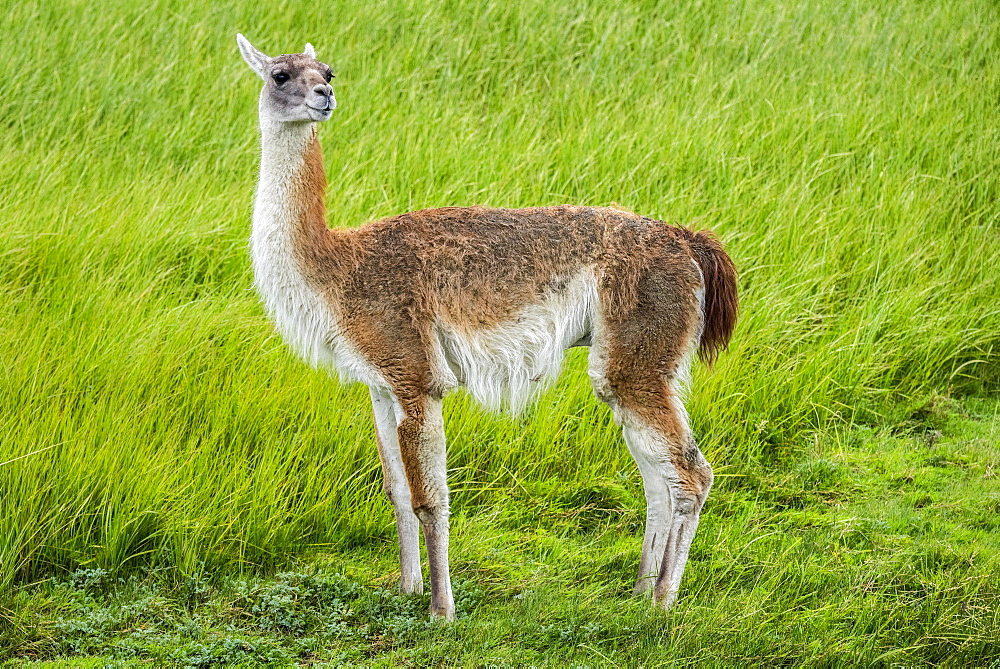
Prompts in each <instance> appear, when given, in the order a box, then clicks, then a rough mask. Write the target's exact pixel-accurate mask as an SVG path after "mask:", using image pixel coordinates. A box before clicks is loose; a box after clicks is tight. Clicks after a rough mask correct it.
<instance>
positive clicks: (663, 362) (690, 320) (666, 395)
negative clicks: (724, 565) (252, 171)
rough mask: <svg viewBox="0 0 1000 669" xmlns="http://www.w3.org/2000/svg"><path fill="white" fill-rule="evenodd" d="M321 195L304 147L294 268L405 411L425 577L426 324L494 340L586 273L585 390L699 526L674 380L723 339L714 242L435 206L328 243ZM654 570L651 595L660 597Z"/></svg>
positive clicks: (730, 305)
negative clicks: (665, 466)
mask: <svg viewBox="0 0 1000 669" xmlns="http://www.w3.org/2000/svg"><path fill="white" fill-rule="evenodd" d="M325 186H326V178H325V174H324V171H323V159H322V153H321V150H320V146H319V143H318V141H317V139H316V137H315V134H314V135H313V137H312V138H311V141H310V143H309V147H308V149H307V151H306V153H305V156H304V160H303V164H302V167H301V169H300V170H299V172H298V173H297V174H296V175H295V177H294V183H293V187H294V190H295V196H294V197H293V198H292V200H293V205H292V206H293V207H295V208H296V210H295V211H293V212H292V214H293V216H294V217H295V220H296V221H297V223H298V225H297V231H298V234H297V235H296V242H297V243H296V248H295V253H296V257H297V260H298V262H299V265H300V267H301V268H302V270H303V272H304V274H305V276H306V278H307V280H308V281H309V282H310V283H311V284H312V286H313V287H314V288H315V289H316V290H317V291H318V292H319V293H320V294H321V295H324V296H325V297H326V299H327V301H328V302H329V304H330V306H331V307H332V308H333V310H334V311H335V313H336V314H337V320H338V323H339V325H340V328H341V330H342V334H343V335H345V336H346V337H347V338H348V339H349V341H350V342H351V343H352V344H353V346H354V347H355V348H356V349H357V351H358V352H359V353H360V354H361V355H362V356H363V357H364V358H365V359H366V360H367V361H368V362H369V363H370V364H371V365H373V366H374V367H376V368H377V369H378V370H379V373H380V374H381V376H382V377H383V378H384V379H385V380H386V382H387V383H388V384H389V386H390V388H391V390H392V393H393V395H394V396H395V398H396V400H397V401H398V402H399V405H400V406H401V408H402V410H403V414H404V416H403V418H402V420H401V421H400V423H399V425H398V428H397V434H398V438H399V448H400V456H401V458H402V461H403V465H404V469H405V473H406V478H407V481H408V484H409V488H410V493H411V502H412V506H413V509H414V510H415V511H416V512H417V514H418V516H419V517H420V519H421V523H422V524H423V526H424V531H425V537H426V538H427V540H428V542H429V544H428V546H429V547H430V546H432V545H433V546H434V549H433V550H434V554H435V555H436V556H439V557H440V560H443V562H441V561H440V560H439V559H438V558H434V559H432V561H431V562H432V564H431V568H432V574H434V573H435V570H437V571H440V570H441V569H442V567H441V565H442V564H443V565H445V567H444V568H445V571H446V565H447V514H448V511H447V509H448V499H447V486H446V484H445V483H444V482H441V481H436V480H432V479H431V478H428V476H429V474H428V472H431V471H434V470H433V468H432V467H431V466H430V465H429V464H428V460H427V459H426V458H427V457H428V453H430V452H432V451H434V449H435V448H441V449H443V441H441V442H440V444H438V445H437V446H435V445H432V444H431V442H432V441H434V440H435V439H437V438H438V436H437V435H435V434H432V432H433V431H434V430H436V429H439V428H436V427H433V426H430V427H429V426H428V420H427V416H426V407H427V406H428V404H427V403H428V402H429V401H431V400H430V399H429V398H434V400H433V401H437V400H439V399H440V397H441V396H442V395H443V393H444V390H445V389H444V388H442V387H439V386H438V385H437V383H438V382H437V376H438V375H437V374H436V373H435V370H434V369H433V367H432V364H433V363H432V361H431V360H430V359H429V357H428V352H429V351H430V350H431V343H432V337H433V336H434V333H433V332H432V328H433V327H434V323H435V321H436V320H439V321H442V322H444V323H446V324H447V325H448V326H450V327H451V328H454V329H456V330H459V331H465V332H474V331H476V330H481V329H484V328H491V327H495V326H497V325H499V324H501V323H504V322H508V321H510V320H511V319H514V318H516V317H517V313H518V311H519V310H520V309H522V308H523V307H524V306H525V305H529V304H536V303H538V302H540V301H541V300H542V299H544V298H545V296H546V295H548V294H550V293H552V292H555V291H559V290H562V289H563V287H564V285H565V282H566V280H567V279H568V278H569V277H571V276H574V275H576V274H578V273H579V272H580V271H581V270H584V269H591V270H592V271H593V272H594V274H595V276H596V279H597V293H598V299H599V306H600V313H601V321H602V325H601V327H602V331H601V339H600V341H599V342H598V341H595V342H594V345H598V346H601V347H602V355H603V361H604V365H605V368H604V369H603V377H604V382H605V383H606V387H599V388H595V390H597V392H598V395H599V396H600V397H601V399H603V400H605V401H607V402H608V403H609V404H611V405H612V406H614V407H616V408H617V407H620V408H621V409H623V410H625V411H626V412H628V413H629V414H630V415H632V416H635V417H636V418H637V419H638V420H639V421H641V422H642V423H643V424H644V425H646V426H649V427H650V428H652V429H653V430H655V432H656V433H657V434H659V435H660V436H661V437H662V440H663V443H664V446H665V448H666V452H665V453H664V454H663V455H664V456H665V458H666V459H668V460H669V463H670V464H671V465H672V471H674V472H676V476H677V479H678V482H679V483H680V491H679V494H680V497H678V499H679V500H682V501H683V500H690V503H691V507H690V508H692V509H693V512H694V513H695V514H697V512H698V510H700V508H701V505H702V504H703V503H704V500H705V498H706V496H707V494H708V491H709V488H710V487H711V484H712V471H711V467H709V466H708V463H707V462H706V461H705V459H704V458H703V457H702V455H701V452H700V451H699V450H698V448H697V445H696V444H695V442H694V440H693V438H692V436H691V433H690V429H689V428H688V426H687V423H686V420H685V419H684V417H683V415H682V413H681V412H682V411H683V409H682V407H681V405H680V400H679V398H677V397H676V395H675V388H676V383H675V381H676V379H677V376H678V374H679V371H680V367H681V365H682V364H683V362H684V360H685V358H686V356H688V355H689V354H690V353H691V351H692V348H693V347H694V346H695V345H697V346H698V349H699V353H700V355H701V357H702V359H703V360H705V361H706V362H708V363H711V362H712V361H714V359H715V358H716V356H717V355H718V353H719V351H720V350H722V349H724V348H725V347H726V346H727V345H728V342H729V339H730V336H731V334H732V331H733V328H734V326H735V322H736V317H737V311H738V304H737V293H736V272H735V268H734V266H733V264H732V261H731V260H730V259H729V257H728V256H727V255H726V254H725V252H724V251H723V249H722V246H721V244H719V242H718V240H716V239H715V238H714V237H713V236H711V234H710V233H707V232H692V231H689V230H687V229H684V228H681V227H678V226H674V225H669V224H666V223H663V222H661V221H656V220H652V219H649V218H645V217H642V216H639V215H636V214H633V213H631V212H627V211H622V210H619V209H614V208H597V207H573V206H562V207H538V208H529V209H489V208H484V207H446V208H441V209H427V210H422V211H415V212H410V213H407V214H402V215H400V216H395V217H392V218H388V219H384V220H380V221H376V222H373V223H369V224H367V225H365V226H363V227H361V228H358V229H355V230H329V229H328V228H327V226H326V220H325V207H324V190H325ZM699 289H703V290H704V306H702V304H700V303H699V300H698V296H697V293H698V290H699ZM699 336H700V338H699ZM696 339H697V340H698V341H696ZM435 406H438V405H435ZM440 437H441V439H443V435H440ZM429 440H430V441H429ZM381 447H382V444H380V448H381ZM440 452H441V453H443V450H441V451H440ZM678 508H679V507H678ZM685 508H686V507H685ZM694 522H695V523H696V522H697V515H695V521H694ZM432 527H440V528H443V530H442V532H443V534H439V533H438V532H437V530H433V531H432V530H430V529H428V528H432ZM678 527H679V526H678ZM428 532H430V534H428ZM442 537H444V538H443V539H442ZM673 540H674V541H676V542H680V541H681V537H680V536H679V535H678V536H677V537H675V538H674V539H673ZM441 541H443V542H444V543H440V542H441ZM686 541H688V542H689V541H690V538H688V539H687V540H686ZM678 545H679V544H678ZM685 550H686V549H685ZM668 554H669V551H668ZM685 554H686V553H685ZM441 556H443V557H441ZM435 565H437V566H435ZM682 567H683V565H682V566H681V568H682ZM664 569H665V570H664V572H663V573H661V575H660V581H658V582H662V583H668V581H669V579H667V576H666V573H667V571H668V570H666V568H664ZM434 583H437V586H434V587H432V591H433V592H434V599H433V600H432V601H433V603H432V609H433V610H435V611H438V612H439V613H441V615H448V614H447V610H448V609H447V607H446V600H447V599H448V598H449V597H450V594H449V595H448V596H447V597H445V595H443V594H442V591H441V589H440V588H441V587H443V586H441V583H443V581H440V580H439V579H437V580H436V579H435V578H432V584H434ZM657 587H658V588H660V589H662V588H663V587H666V586H663V585H658V586H657ZM637 588H639V586H638V585H637ZM664 596H665V595H664ZM442 612H443V613H442Z"/></svg>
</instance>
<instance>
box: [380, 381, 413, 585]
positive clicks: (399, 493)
mask: <svg viewBox="0 0 1000 669" xmlns="http://www.w3.org/2000/svg"><path fill="white" fill-rule="evenodd" d="M371 397H372V412H373V413H374V414H375V436H376V438H377V439H378V454H379V458H380V459H381V461H382V474H383V475H384V477H385V478H384V483H383V486H384V489H385V494H386V495H387V496H388V497H389V501H390V502H392V508H393V512H394V514H395V516H396V532H397V533H398V534H399V572H400V583H399V587H400V590H401V591H402V592H403V593H404V594H414V593H416V594H420V593H422V592H423V591H424V582H423V576H422V574H421V572H420V527H419V526H420V523H419V521H418V520H417V516H416V515H415V514H414V513H413V504H412V501H411V499H410V485H409V483H407V481H406V471H405V469H404V468H403V456H402V454H401V453H400V450H399V437H398V435H397V433H396V429H397V422H396V402H395V400H394V399H393V397H392V396H391V395H389V394H388V393H385V392H383V391H379V390H375V389H374V388H372V389H371Z"/></svg>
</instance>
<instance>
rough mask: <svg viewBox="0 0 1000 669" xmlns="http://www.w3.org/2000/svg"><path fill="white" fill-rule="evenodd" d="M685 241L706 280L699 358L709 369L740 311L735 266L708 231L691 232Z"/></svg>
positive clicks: (727, 341) (731, 331) (731, 330)
mask: <svg viewBox="0 0 1000 669" xmlns="http://www.w3.org/2000/svg"><path fill="white" fill-rule="evenodd" d="M688 242H689V243H690V245H691V251H692V252H693V253H694V259H695V262H697V263H698V266H699V267H701V274H702V276H703V277H704V279H705V307H704V314H703V317H704V328H703V329H702V332H701V343H700V345H699V346H698V356H699V357H700V358H701V359H702V360H703V361H704V362H705V364H707V365H709V366H711V365H712V363H714V362H715V358H716V357H717V356H718V355H719V351H721V350H723V349H725V348H727V347H728V346H729V338H730V337H731V336H732V334H733V328H735V327H736V317H737V316H738V315H739V311H740V304H739V297H738V296H737V294H736V266H735V265H733V261H732V259H730V257H729V256H728V255H727V254H726V252H725V250H724V249H723V248H722V244H721V243H720V242H719V240H718V239H717V238H716V237H715V235H713V234H712V233H711V232H709V231H707V230H702V231H700V232H692V233H690V236H689V238H688Z"/></svg>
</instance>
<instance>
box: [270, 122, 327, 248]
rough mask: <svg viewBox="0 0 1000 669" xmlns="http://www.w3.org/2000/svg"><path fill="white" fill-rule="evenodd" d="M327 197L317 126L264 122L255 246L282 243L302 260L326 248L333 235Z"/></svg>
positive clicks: (312, 124)
mask: <svg viewBox="0 0 1000 669" xmlns="http://www.w3.org/2000/svg"><path fill="white" fill-rule="evenodd" d="M325 192H326V173H325V172H324V171H323V153H322V150H321V149H320V145H319V140H318V139H317V137H316V124H314V123H277V122H272V121H268V120H266V119H262V121H261V161H260V184H259V186H258V190H257V200H256V205H255V207H254V230H253V243H254V246H255V247H256V245H257V244H258V242H260V243H268V244H272V245H273V244H276V243H278V244H280V245H281V246H282V247H284V250H285V251H287V252H291V253H293V254H295V255H296V256H298V257H299V259H301V257H302V255H303V254H304V253H305V254H306V255H308V254H309V251H310V250H311V249H312V248H313V247H315V246H317V245H322V244H323V243H324V240H325V239H326V237H327V236H328V232H329V231H328V229H327V227H326V205H325ZM279 237H280V239H279Z"/></svg>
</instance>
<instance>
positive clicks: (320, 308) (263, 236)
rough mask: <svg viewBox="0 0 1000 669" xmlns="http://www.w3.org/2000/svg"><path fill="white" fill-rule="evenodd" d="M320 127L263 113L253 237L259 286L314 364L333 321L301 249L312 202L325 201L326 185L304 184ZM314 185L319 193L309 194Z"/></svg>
mask: <svg viewBox="0 0 1000 669" xmlns="http://www.w3.org/2000/svg"><path fill="white" fill-rule="evenodd" d="M315 125H316V124H315V123H306V122H300V123H279V122H275V121H272V120H270V119H268V118H267V117H266V115H264V114H261V123H260V130H261V161H260V183H259V184H258V186H257V197H256V201H255V204H254V212H253V230H252V233H251V236H250V246H251V255H252V258H253V272H254V283H255V284H256V286H257V290H258V291H259V292H260V295H261V298H262V300H263V302H264V307H265V309H266V310H267V312H268V314H270V315H271V317H272V318H274V320H275V322H276V324H277V326H278V330H279V331H280V332H281V334H282V335H283V336H284V338H285V339H286V341H288V342H289V344H291V346H292V348H293V349H295V350H296V351H297V352H298V353H299V354H300V355H301V356H302V357H304V358H305V359H306V360H307V361H309V362H310V363H312V364H318V363H320V362H321V358H322V342H323V339H324V335H323V333H324V332H326V331H328V330H329V322H328V321H329V317H328V315H327V313H328V309H326V308H325V307H324V305H323V303H322V300H321V299H320V298H319V296H318V295H317V293H316V290H315V289H314V288H313V287H311V286H310V284H309V282H308V281H307V279H306V274H305V272H304V271H303V270H304V268H303V267H302V254H301V248H302V245H303V244H306V243H309V240H307V239H304V235H303V233H304V232H305V231H306V230H307V229H308V224H309V223H310V222H311V223H313V225H314V226H317V225H318V226H320V227H322V228H323V229H324V230H325V227H326V226H325V224H323V223H322V222H321V221H320V222H319V223H317V222H316V221H308V220H307V219H308V212H309V202H310V198H312V199H313V201H315V198H317V197H318V198H319V199H320V204H319V207H320V208H322V204H321V200H322V197H323V194H322V192H321V191H322V189H323V186H322V182H317V183H313V182H310V181H309V180H305V181H304V180H303V172H304V169H305V167H306V162H307V160H306V157H307V152H308V151H309V150H310V147H311V146H312V144H313V142H314V141H315V135H316V128H315ZM310 184H311V185H312V186H313V188H314V190H319V191H320V192H319V193H316V192H308V190H307V188H305V187H304V186H308V185H310Z"/></svg>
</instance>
